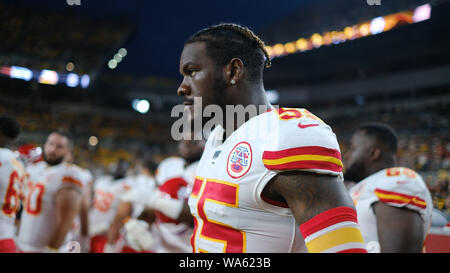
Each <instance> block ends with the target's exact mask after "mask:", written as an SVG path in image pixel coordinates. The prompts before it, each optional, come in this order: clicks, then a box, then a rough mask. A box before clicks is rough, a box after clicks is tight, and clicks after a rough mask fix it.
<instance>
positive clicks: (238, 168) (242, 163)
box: [227, 142, 252, 178]
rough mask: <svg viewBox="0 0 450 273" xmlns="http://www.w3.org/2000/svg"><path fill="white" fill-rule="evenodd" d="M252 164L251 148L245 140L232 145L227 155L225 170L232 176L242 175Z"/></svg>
mask: <svg viewBox="0 0 450 273" xmlns="http://www.w3.org/2000/svg"><path fill="white" fill-rule="evenodd" d="M251 165H252V148H251V147H250V144H248V143H247V142H240V143H238V144H236V145H235V146H234V148H233V149H232V150H231V152H230V154H229V155H228V160H227V172H228V175H229V176H231V177H232V178H239V177H242V176H243V175H244V174H246V173H247V172H248V170H249V169H250V166H251Z"/></svg>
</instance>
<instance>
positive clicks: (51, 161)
mask: <svg viewBox="0 0 450 273" xmlns="http://www.w3.org/2000/svg"><path fill="white" fill-rule="evenodd" d="M43 158H44V161H45V162H47V164H48V165H50V166H55V165H58V164H60V163H61V162H63V160H64V156H62V157H60V158H54V159H50V158H48V157H47V156H46V155H45V153H43Z"/></svg>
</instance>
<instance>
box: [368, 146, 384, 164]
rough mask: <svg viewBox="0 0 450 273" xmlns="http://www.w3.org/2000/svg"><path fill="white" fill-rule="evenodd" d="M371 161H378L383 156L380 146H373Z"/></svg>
mask: <svg viewBox="0 0 450 273" xmlns="http://www.w3.org/2000/svg"><path fill="white" fill-rule="evenodd" d="M369 158H370V161H372V162H373V161H377V160H379V159H380V158H381V149H380V148H379V147H374V148H372V150H371V152H370V156H369Z"/></svg>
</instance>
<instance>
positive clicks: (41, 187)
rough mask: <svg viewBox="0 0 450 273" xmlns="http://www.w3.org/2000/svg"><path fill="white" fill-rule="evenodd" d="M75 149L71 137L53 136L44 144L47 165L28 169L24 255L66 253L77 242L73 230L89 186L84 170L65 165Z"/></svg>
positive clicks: (22, 232)
mask: <svg viewBox="0 0 450 273" xmlns="http://www.w3.org/2000/svg"><path fill="white" fill-rule="evenodd" d="M71 146H72V139H71V137H70V135H69V134H68V133H65V132H62V131H58V132H52V133H51V134H49V136H48V137H47V140H46V142H45V144H44V153H43V157H44V161H41V162H38V163H35V164H32V165H29V166H28V167H27V172H28V175H29V177H28V181H27V183H26V185H25V194H24V196H25V200H24V209H23V211H22V217H21V223H20V229H19V236H18V246H19V249H20V251H22V252H59V251H64V252H65V251H67V250H66V249H65V248H67V247H68V246H67V245H66V243H68V242H69V241H71V240H73V234H72V233H71V230H72V228H73V225H74V221H75V219H76V217H77V216H78V215H79V214H80V210H81V206H82V200H83V190H84V187H85V186H86V185H85V184H84V180H83V177H82V175H83V174H82V173H81V171H80V169H79V168H78V167H76V166H75V165H73V164H69V163H65V162H64V158H65V156H66V155H67V153H68V152H69V151H70V149H71Z"/></svg>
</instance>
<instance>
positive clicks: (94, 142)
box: [89, 136, 98, 146]
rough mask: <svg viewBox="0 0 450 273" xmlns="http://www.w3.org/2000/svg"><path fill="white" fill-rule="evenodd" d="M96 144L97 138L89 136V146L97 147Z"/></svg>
mask: <svg viewBox="0 0 450 273" xmlns="http://www.w3.org/2000/svg"><path fill="white" fill-rule="evenodd" d="M97 144H98V138H97V137H96V136H90V137H89V145H91V146H97Z"/></svg>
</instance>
